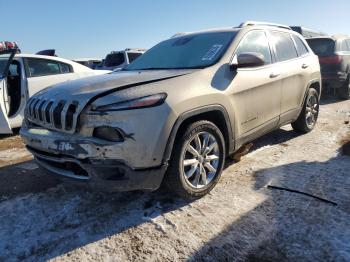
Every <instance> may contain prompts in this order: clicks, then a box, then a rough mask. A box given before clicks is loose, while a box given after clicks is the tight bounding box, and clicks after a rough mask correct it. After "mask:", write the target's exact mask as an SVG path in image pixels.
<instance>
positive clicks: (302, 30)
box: [290, 26, 327, 38]
mask: <svg viewBox="0 0 350 262" xmlns="http://www.w3.org/2000/svg"><path fill="white" fill-rule="evenodd" d="M290 28H292V30H293V31H295V32H298V33H299V34H301V35H302V36H303V37H305V38H311V37H318V36H326V35H327V34H325V33H322V32H319V31H316V30H313V29H310V28H306V27H303V26H291V27H290Z"/></svg>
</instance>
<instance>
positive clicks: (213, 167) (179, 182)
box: [164, 121, 225, 198]
mask: <svg viewBox="0 0 350 262" xmlns="http://www.w3.org/2000/svg"><path fill="white" fill-rule="evenodd" d="M224 159H225V142H224V137H223V135H222V133H221V131H220V130H219V128H218V127H217V126H216V125H214V124H213V123H211V122H209V121H198V122H195V123H193V124H191V125H190V126H189V127H187V129H186V131H185V133H184V134H183V135H182V136H181V137H179V138H178V139H177V141H175V146H174V151H173V154H172V158H171V160H170V165H169V169H168V172H167V174H166V176H165V178H164V179H165V181H164V182H165V184H166V185H167V187H168V188H169V189H170V190H171V191H172V192H174V193H176V194H177V195H179V196H181V197H185V198H199V197H202V196H204V195H205V194H207V193H208V192H209V191H211V190H212V189H213V188H214V186H215V185H216V183H217V182H218V181H219V179H220V176H221V173H222V169H223V166H224Z"/></svg>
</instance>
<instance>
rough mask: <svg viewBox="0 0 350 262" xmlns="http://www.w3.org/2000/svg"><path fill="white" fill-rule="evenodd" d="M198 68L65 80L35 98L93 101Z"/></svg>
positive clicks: (131, 72) (120, 72)
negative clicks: (108, 94) (112, 93)
mask: <svg viewBox="0 0 350 262" xmlns="http://www.w3.org/2000/svg"><path fill="white" fill-rule="evenodd" d="M194 71H196V70H192V69H191V70H188V69H186V70H152V71H119V72H117V73H112V74H105V75H98V76H92V77H87V78H82V79H78V80H73V81H69V82H63V83H60V84H57V85H54V86H52V87H49V88H47V89H45V90H42V91H40V92H38V93H37V94H36V95H35V98H38V99H45V100H55V101H58V100H71V101H77V102H79V104H80V105H81V103H83V102H85V103H84V104H86V103H87V102H89V101H91V99H93V98H95V97H96V96H98V97H100V96H103V95H104V94H105V93H106V94H107V93H110V92H115V91H118V90H121V89H125V88H130V87H134V86H137V85H141V84H147V83H152V82H158V81H162V80H166V79H169V78H173V77H177V76H181V75H186V74H189V73H192V72H194Z"/></svg>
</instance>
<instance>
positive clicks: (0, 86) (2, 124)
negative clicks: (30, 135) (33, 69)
mask: <svg viewBox="0 0 350 262" xmlns="http://www.w3.org/2000/svg"><path fill="white" fill-rule="evenodd" d="M16 52H17V50H16V49H13V50H6V51H0V134H8V133H12V130H11V127H10V124H9V121H8V117H7V113H8V111H9V108H10V107H9V106H10V105H9V101H8V95H7V74H8V70H9V67H10V64H11V62H12V59H13V57H14V56H15V54H16Z"/></svg>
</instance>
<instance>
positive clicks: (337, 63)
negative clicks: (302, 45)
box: [306, 35, 350, 99]
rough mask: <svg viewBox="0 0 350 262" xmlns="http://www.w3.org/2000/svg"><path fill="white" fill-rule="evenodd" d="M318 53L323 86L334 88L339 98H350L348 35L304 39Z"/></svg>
mask: <svg viewBox="0 0 350 262" xmlns="http://www.w3.org/2000/svg"><path fill="white" fill-rule="evenodd" d="M306 41H307V42H308V44H309V46H310V47H311V49H312V50H313V51H314V53H315V54H316V55H318V57H319V60H320V65H321V74H322V84H323V88H326V89H330V88H334V89H336V90H337V93H338V95H339V97H340V98H343V99H349V98H350V36H344V35H337V36H322V37H313V38H309V39H306Z"/></svg>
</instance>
